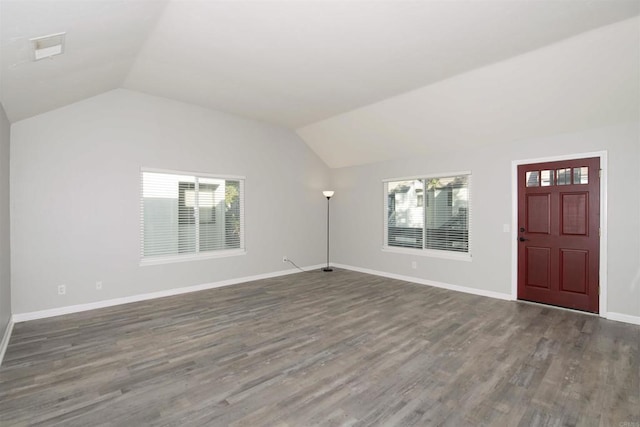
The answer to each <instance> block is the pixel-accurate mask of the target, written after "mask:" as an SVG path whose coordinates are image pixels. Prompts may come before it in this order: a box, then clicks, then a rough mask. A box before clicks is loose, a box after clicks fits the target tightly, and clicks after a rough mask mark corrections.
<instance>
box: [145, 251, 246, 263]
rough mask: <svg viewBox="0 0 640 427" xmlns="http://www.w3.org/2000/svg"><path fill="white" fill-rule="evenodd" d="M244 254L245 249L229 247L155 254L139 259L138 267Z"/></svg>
mask: <svg viewBox="0 0 640 427" xmlns="http://www.w3.org/2000/svg"><path fill="white" fill-rule="evenodd" d="M246 254H247V251H246V250H244V249H229V250H224V251H215V252H207V253H204V254H187V255H171V256H157V257H149V258H143V259H141V260H140V267H145V266H147V265H161V264H173V263H176V262H189V261H200V260H204V259H213V258H227V257H231V256H239V255H246Z"/></svg>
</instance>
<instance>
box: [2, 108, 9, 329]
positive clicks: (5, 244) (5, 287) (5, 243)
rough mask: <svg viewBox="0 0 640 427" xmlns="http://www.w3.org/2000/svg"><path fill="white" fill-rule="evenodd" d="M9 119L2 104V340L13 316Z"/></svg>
mask: <svg viewBox="0 0 640 427" xmlns="http://www.w3.org/2000/svg"><path fill="white" fill-rule="evenodd" d="M9 129H10V128H9V121H8V120H7V116H6V114H5V112H4V108H3V107H2V104H0V340H1V339H2V337H3V336H4V333H5V328H6V327H7V325H8V323H9V320H10V318H11V253H10V248H9V242H10V240H11V239H10V231H9V230H10V226H9Z"/></svg>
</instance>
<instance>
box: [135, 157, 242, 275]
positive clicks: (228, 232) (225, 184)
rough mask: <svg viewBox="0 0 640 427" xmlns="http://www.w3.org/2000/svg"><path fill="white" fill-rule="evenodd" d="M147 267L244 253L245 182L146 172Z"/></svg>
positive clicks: (144, 232) (143, 202) (143, 227)
mask: <svg viewBox="0 0 640 427" xmlns="http://www.w3.org/2000/svg"><path fill="white" fill-rule="evenodd" d="M141 176H142V198H141V205H142V206H141V218H140V220H141V232H142V248H141V256H142V263H143V264H155V263H163V262H171V261H180V260H187V259H193V258H210V257H217V256H227V255H236V254H240V253H244V210H243V208H244V206H243V198H244V197H243V196H244V179H243V178H240V177H232V178H230V177H215V176H211V175H204V174H197V175H196V174H193V175H192V174H189V173H182V172H167V171H155V170H152V169H143V170H142V173H141Z"/></svg>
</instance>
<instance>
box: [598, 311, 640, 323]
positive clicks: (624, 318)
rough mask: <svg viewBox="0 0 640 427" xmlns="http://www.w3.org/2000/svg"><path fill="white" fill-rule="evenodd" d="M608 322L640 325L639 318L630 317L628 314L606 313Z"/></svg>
mask: <svg viewBox="0 0 640 427" xmlns="http://www.w3.org/2000/svg"><path fill="white" fill-rule="evenodd" d="M605 317H606V318H607V319H609V320H615V321H617V322H624V323H631V324H632V325H640V316H631V315H629V314H622V313H612V312H608V313H607V315H606V316H605Z"/></svg>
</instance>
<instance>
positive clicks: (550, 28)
mask: <svg viewBox="0 0 640 427" xmlns="http://www.w3.org/2000/svg"><path fill="white" fill-rule="evenodd" d="M639 13H640V2H639V1H638V0H629V1H627V0H609V1H606V0H605V1H587V0H574V1H543V0H507V1H504V0H503V1H488V0H475V1H455V0H443V1H391V0H389V1H303V0H299V1H213V0H212V1H204V0H203V1H196V0H191V1H190V0H163V1H159V0H155V1H154V0H106V1H101V0H71V1H62V0H40V1H32V0H0V41H1V50H0V53H1V54H2V58H1V66H0V73H1V74H0V90H1V92H0V101H1V102H2V104H3V106H4V108H5V110H6V112H7V115H8V117H9V119H10V120H11V121H12V122H13V121H17V120H21V119H24V118H27V117H31V116H33V115H36V114H40V113H43V112H46V111H49V110H52V109H55V108H58V107H61V106H64V105H66V104H69V103H72V102H75V101H78V100H81V99H84V98H87V97H90V96H93V95H96V94H98V93H102V92H104V91H107V90H111V89H115V88H119V87H124V88H127V89H131V90H136V91H141V92H145V93H149V94H152V95H157V96H163V97H167V98H172V99H176V100H181V101H185V102H189V103H193V104H197V105H201V106H204V107H207V108H213V109H216V110H222V111H226V112H230V113H234V114H238V115H241V116H245V117H249V118H254V119H258V120H263V121H266V122H270V123H275V124H280V125H283V126H286V127H289V128H291V129H300V128H308V127H309V126H312V125H314V124H316V123H319V122H323V121H325V120H328V119H331V118H333V117H336V116H340V115H342V114H343V113H346V112H349V111H352V110H355V109H358V108H360V107H363V106H366V105H369V104H372V103H376V102H378V101H382V100H385V99H387V98H390V97H393V96H395V95H398V94H400V93H404V92H407V91H411V90H414V89H417V88H421V87H424V86H427V85H430V84H433V83H435V82H439V81H442V80H444V79H447V78H449V77H451V76H454V75H458V74H460V73H464V72H466V71H469V70H472V69H476V68H479V67H483V66H486V65H488V64H492V63H495V62H498V61H502V60H505V59H508V58H511V57H514V56H516V55H520V54H522V53H525V52H529V51H532V50H534V49H538V48H540V47H543V46H546V45H549V44H552V43H556V42H558V41H560V40H563V39H566V38H569V37H571V36H574V35H576V34H580V33H583V32H585V31H589V30H591V29H594V28H598V27H602V26H605V25H607V24H610V23H613V22H617V21H621V20H624V19H627V18H629V17H633V16H636V15H638V14H639ZM58 32H67V38H66V40H67V44H66V48H65V49H66V51H65V53H64V55H61V56H57V57H55V58H53V59H51V60H43V61H38V62H33V61H31V60H30V56H31V50H30V49H31V47H30V43H29V39H31V38H34V37H39V36H43V35H47V34H51V33H58ZM301 135H302V136H303V137H304V132H301ZM314 149H315V148H314ZM316 151H317V152H320V151H321V150H320V151H319V150H316ZM321 156H322V154H321ZM325 160H326V159H325ZM329 163H330V162H329Z"/></svg>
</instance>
